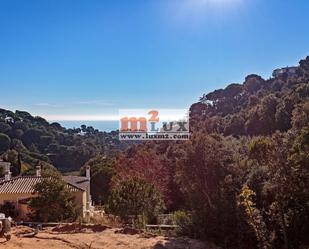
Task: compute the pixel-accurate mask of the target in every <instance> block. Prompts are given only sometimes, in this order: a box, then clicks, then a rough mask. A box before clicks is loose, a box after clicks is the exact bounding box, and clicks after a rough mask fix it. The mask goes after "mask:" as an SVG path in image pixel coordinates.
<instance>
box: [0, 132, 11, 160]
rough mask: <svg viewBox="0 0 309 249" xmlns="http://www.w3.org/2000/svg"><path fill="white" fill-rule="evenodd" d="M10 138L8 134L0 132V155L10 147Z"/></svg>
mask: <svg viewBox="0 0 309 249" xmlns="http://www.w3.org/2000/svg"><path fill="white" fill-rule="evenodd" d="M10 144H11V139H10V138H9V136H7V135H5V134H3V133H0V155H1V154H2V153H4V152H6V151H7V150H8V149H9V148H10Z"/></svg>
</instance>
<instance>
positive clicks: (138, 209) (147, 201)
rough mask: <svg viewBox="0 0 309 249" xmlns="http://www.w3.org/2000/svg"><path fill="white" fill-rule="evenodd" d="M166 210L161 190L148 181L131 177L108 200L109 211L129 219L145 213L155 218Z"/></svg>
mask: <svg viewBox="0 0 309 249" xmlns="http://www.w3.org/2000/svg"><path fill="white" fill-rule="evenodd" d="M163 210H164V204H163V201H162V199H161V196H160V194H159V192H158V191H157V190H156V189H155V188H154V186H153V185H150V184H149V183H147V182H146V181H144V180H142V179H139V178H136V177H134V178H131V179H129V180H127V181H125V182H122V183H121V184H120V185H119V186H118V187H116V188H115V189H114V190H113V191H112V193H111V196H110V198H109V201H108V211H109V212H111V213H113V214H115V215H119V216H120V217H121V218H122V219H124V220H128V218H129V216H131V215H133V216H137V215H143V216H144V217H146V219H147V220H150V219H153V218H154V217H155V216H156V215H158V214H159V213H161V212H162V211H163Z"/></svg>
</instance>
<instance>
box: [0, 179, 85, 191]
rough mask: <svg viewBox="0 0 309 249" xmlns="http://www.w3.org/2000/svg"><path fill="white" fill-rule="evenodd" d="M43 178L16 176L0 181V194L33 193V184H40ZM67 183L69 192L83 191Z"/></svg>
mask: <svg viewBox="0 0 309 249" xmlns="http://www.w3.org/2000/svg"><path fill="white" fill-rule="evenodd" d="M42 180H43V178H42V177H38V176H17V177H13V178H12V179H10V180H8V181H6V180H4V179H1V180H0V194H7V193H9V194H21V193H33V192H34V186H35V184H37V183H39V182H42ZM67 183H68V187H69V189H70V191H72V192H77V191H81V190H82V191H84V189H82V188H80V187H78V186H75V185H73V184H71V183H70V182H67Z"/></svg>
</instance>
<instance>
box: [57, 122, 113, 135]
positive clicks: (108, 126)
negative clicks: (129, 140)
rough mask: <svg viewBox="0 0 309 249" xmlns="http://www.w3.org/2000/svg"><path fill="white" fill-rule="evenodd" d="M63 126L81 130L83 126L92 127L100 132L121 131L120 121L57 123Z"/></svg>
mask: <svg viewBox="0 0 309 249" xmlns="http://www.w3.org/2000/svg"><path fill="white" fill-rule="evenodd" d="M56 122H57V123H59V124H61V126H63V127H65V128H67V129H69V128H80V126H81V125H83V124H84V125H86V126H92V127H93V128H95V129H98V130H99V131H106V132H110V131H115V130H118V129H119V121H87V120H85V121H82V120H81V121H61V120H60V121H59V120H58V121H56Z"/></svg>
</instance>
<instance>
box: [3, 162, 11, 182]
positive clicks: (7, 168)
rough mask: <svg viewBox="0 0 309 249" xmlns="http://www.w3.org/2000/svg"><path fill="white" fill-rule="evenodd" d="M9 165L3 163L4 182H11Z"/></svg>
mask: <svg viewBox="0 0 309 249" xmlns="http://www.w3.org/2000/svg"><path fill="white" fill-rule="evenodd" d="M10 167H11V163H5V170H4V179H5V180H6V181H9V180H11V176H12V172H11V170H10Z"/></svg>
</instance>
